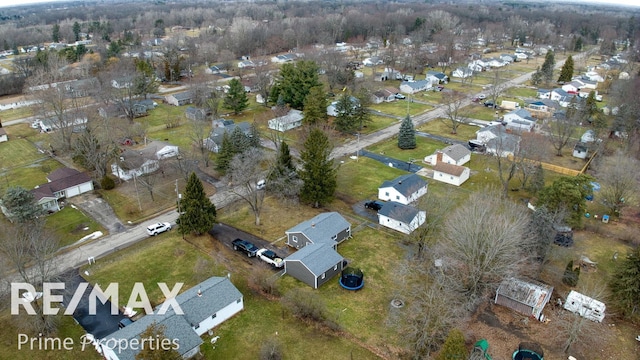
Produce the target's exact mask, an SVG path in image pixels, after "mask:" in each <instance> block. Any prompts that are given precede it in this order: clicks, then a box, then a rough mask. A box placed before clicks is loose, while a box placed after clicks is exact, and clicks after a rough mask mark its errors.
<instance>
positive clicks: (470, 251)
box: [437, 189, 531, 304]
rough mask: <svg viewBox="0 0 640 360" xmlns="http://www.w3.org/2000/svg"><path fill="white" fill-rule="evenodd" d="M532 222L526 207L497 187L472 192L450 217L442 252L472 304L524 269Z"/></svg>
mask: <svg viewBox="0 0 640 360" xmlns="http://www.w3.org/2000/svg"><path fill="white" fill-rule="evenodd" d="M528 220H529V219H528V214H527V213H526V208H525V207H523V206H521V205H519V204H516V203H514V202H512V201H511V200H509V199H505V198H503V197H502V196H500V194H499V193H498V192H497V191H496V190H492V189H487V190H486V191H483V192H476V193H474V194H472V195H471V196H470V197H469V199H468V200H467V201H466V202H465V203H464V205H463V206H460V207H459V208H457V209H456V210H455V211H454V212H453V213H452V214H451V216H450V217H449V218H448V219H447V221H446V222H445V225H444V230H443V234H442V235H443V236H442V238H441V240H440V241H439V243H438V248H437V252H438V254H439V255H440V258H442V259H444V267H445V269H444V273H445V277H446V278H447V279H448V280H449V283H450V284H451V286H452V288H453V289H456V290H457V291H459V292H461V293H463V294H465V297H466V298H467V299H468V301H469V304H473V303H474V302H475V301H476V300H477V299H478V298H480V297H482V296H483V295H485V291H487V290H490V289H491V288H492V287H494V286H496V285H497V284H498V283H500V282H501V281H502V280H503V279H504V278H506V277H508V276H512V275H516V274H518V273H519V272H520V271H521V267H522V265H523V264H525V262H526V261H527V260H528V258H529V254H528V253H527V252H526V250H525V249H528V248H531V247H530V242H531V240H530V239H529V238H527V237H526V236H525V234H526V231H525V230H526V227H527V223H528Z"/></svg>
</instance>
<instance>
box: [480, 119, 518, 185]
mask: <svg viewBox="0 0 640 360" xmlns="http://www.w3.org/2000/svg"><path fill="white" fill-rule="evenodd" d="M519 146H520V138H519V137H518V136H516V135H513V134H509V133H507V132H506V130H505V128H504V126H502V125H497V127H496V136H495V137H494V138H493V139H491V140H489V141H488V144H487V152H488V153H490V154H491V155H493V159H494V160H495V162H496V166H497V168H498V178H499V179H500V183H501V184H502V196H503V197H506V196H507V194H508V192H509V184H510V182H511V180H512V179H513V178H514V177H515V176H516V174H517V163H516V160H515V159H516V158H515V154H516V153H518V148H519Z"/></svg>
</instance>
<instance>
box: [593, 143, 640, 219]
mask: <svg viewBox="0 0 640 360" xmlns="http://www.w3.org/2000/svg"><path fill="white" fill-rule="evenodd" d="M596 170H597V175H598V179H599V180H600V183H601V184H602V189H601V190H600V192H599V194H598V197H599V198H600V199H601V201H602V203H603V205H604V206H606V207H607V208H608V209H609V210H611V212H612V213H613V214H616V215H619V214H620V211H621V210H622V209H623V208H625V207H627V206H634V205H635V204H636V203H637V201H638V198H637V193H638V190H639V186H638V184H639V183H638V181H639V180H640V179H639V177H638V174H640V162H639V161H638V160H637V159H635V158H633V157H631V156H629V155H626V154H624V153H623V152H622V151H618V152H616V153H615V154H614V155H613V156H609V157H605V158H601V159H600V160H599V162H598V166H597V168H596Z"/></svg>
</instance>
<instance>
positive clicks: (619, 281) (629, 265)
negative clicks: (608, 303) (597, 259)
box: [609, 247, 640, 317]
mask: <svg viewBox="0 0 640 360" xmlns="http://www.w3.org/2000/svg"><path fill="white" fill-rule="evenodd" d="M609 289H610V290H611V295H612V296H611V300H612V302H613V305H614V307H615V308H616V309H618V310H619V311H620V313H621V314H622V316H625V317H630V316H632V315H634V314H635V315H636V316H638V315H639V311H640V305H638V304H640V247H636V248H635V249H633V250H631V251H630V252H629V253H628V254H627V256H626V258H625V260H624V261H623V262H622V263H620V264H618V266H617V268H616V269H615V271H614V274H613V276H612V277H611V280H609Z"/></svg>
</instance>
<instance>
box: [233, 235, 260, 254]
mask: <svg viewBox="0 0 640 360" xmlns="http://www.w3.org/2000/svg"><path fill="white" fill-rule="evenodd" d="M231 244H232V245H233V250H235V251H242V252H243V253H245V254H247V256H248V257H254V256H256V253H257V252H258V247H257V246H255V245H253V244H252V243H250V242H248V241H247V240H242V239H235V240H233V241H232V242H231Z"/></svg>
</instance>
